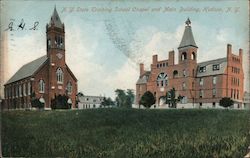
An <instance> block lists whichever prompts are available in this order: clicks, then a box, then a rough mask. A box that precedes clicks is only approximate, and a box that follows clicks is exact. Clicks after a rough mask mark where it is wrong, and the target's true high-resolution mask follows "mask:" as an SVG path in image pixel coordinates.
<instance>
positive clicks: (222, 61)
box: [197, 58, 227, 77]
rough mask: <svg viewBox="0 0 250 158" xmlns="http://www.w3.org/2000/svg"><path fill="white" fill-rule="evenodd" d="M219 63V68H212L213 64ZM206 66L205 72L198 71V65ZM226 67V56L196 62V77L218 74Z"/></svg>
mask: <svg viewBox="0 0 250 158" xmlns="http://www.w3.org/2000/svg"><path fill="white" fill-rule="evenodd" d="M218 64H219V65H220V67H219V70H213V65H218ZM204 66H205V67H206V71H205V72H200V71H199V69H200V67H204ZM226 67H227V58H220V59H216V60H210V61H206V62H202V63H198V67H197V77H203V76H210V75H219V74H223V73H224V72H225V69H226Z"/></svg>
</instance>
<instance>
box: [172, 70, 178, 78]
mask: <svg viewBox="0 0 250 158" xmlns="http://www.w3.org/2000/svg"><path fill="white" fill-rule="evenodd" d="M177 77H178V71H177V70H174V72H173V78H177Z"/></svg>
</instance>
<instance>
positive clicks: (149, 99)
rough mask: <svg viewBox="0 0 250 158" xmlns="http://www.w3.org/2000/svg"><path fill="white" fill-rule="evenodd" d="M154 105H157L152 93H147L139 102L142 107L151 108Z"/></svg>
mask: <svg viewBox="0 0 250 158" xmlns="http://www.w3.org/2000/svg"><path fill="white" fill-rule="evenodd" d="M154 103H155V97H154V95H153V94H152V93H151V92H150V91H147V92H145V93H144V94H143V96H142V97H141V100H140V102H139V104H140V105H143V106H145V107H146V108H150V107H151V105H153V104H154Z"/></svg>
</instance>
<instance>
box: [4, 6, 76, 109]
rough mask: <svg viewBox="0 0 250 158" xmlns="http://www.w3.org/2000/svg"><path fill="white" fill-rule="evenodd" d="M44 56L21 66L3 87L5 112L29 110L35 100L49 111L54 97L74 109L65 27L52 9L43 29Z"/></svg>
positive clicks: (74, 80) (73, 82)
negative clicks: (67, 61)
mask: <svg viewBox="0 0 250 158" xmlns="http://www.w3.org/2000/svg"><path fill="white" fill-rule="evenodd" d="M46 41H47V54H46V55H45V56H42V57H40V58H38V59H36V60H34V61H31V62H30V63H27V64H25V65H24V66H22V67H21V68H20V69H19V70H18V71H17V72H16V73H15V74H14V75H13V76H12V77H11V78H10V79H9V80H8V81H7V83H6V84H5V85H4V91H5V108H30V107H31V98H32V97H35V98H37V99H39V101H40V102H41V103H43V104H44V107H45V108H46V109H50V108H51V102H52V100H53V99H54V98H55V96H58V95H66V96H67V97H68V98H69V99H68V103H69V104H71V107H72V108H75V105H76V94H77V79H76V77H75V76H74V74H73V73H72V71H71V70H70V69H69V67H68V65H67V64H66V62H65V56H66V54H65V27H64V24H63V23H62V22H61V20H60V17H59V15H58V13H57V10H56V8H54V12H53V15H52V16H51V18H50V22H49V24H47V26H46Z"/></svg>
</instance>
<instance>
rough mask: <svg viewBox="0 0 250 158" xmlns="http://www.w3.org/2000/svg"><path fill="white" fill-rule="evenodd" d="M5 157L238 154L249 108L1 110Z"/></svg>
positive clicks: (243, 147) (218, 157)
mask: <svg viewBox="0 0 250 158" xmlns="http://www.w3.org/2000/svg"><path fill="white" fill-rule="evenodd" d="M1 115H2V118H1V121H2V146H3V147H2V150H3V156H6V157H21V156H22V157H84V158H85V157H90V158H96V157H105V158H112V157H117V158H121V157H122V158H123V157H129V158H132V157H134V158H146V157H154V158H160V157H164V158H167V157H174V158H179V157H183V158H224V157H228V158H229V157H233V158H240V157H243V156H244V155H246V152H247V147H248V146H249V145H250V133H249V132H250V122H249V119H250V111H244V110H199V109H195V110H187V109H179V110H136V109H118V108H117V109H92V110H69V111H8V112H7V111H5V112H2V114H1Z"/></svg>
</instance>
